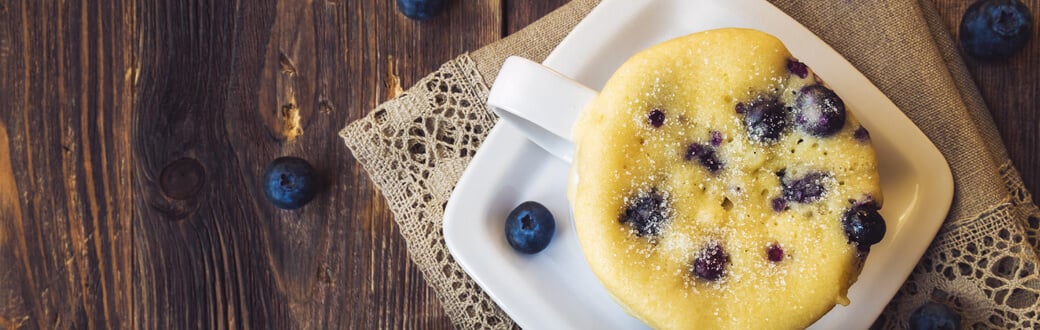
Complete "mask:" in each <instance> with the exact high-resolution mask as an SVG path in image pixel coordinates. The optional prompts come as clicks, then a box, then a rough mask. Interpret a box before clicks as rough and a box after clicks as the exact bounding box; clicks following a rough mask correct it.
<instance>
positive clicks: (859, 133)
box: [852, 126, 870, 141]
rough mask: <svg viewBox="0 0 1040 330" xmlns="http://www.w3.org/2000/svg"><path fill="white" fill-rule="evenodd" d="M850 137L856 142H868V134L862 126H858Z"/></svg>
mask: <svg viewBox="0 0 1040 330" xmlns="http://www.w3.org/2000/svg"><path fill="white" fill-rule="evenodd" d="M852 137H853V138H855V139H856V140H858V141H866V140H870V132H869V131H867V129H866V128H864V127H863V126H860V127H859V128H857V129H856V131H854V132H852Z"/></svg>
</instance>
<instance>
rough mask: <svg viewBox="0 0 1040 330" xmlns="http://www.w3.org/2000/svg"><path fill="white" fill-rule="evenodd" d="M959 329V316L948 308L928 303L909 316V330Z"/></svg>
mask: <svg viewBox="0 0 1040 330" xmlns="http://www.w3.org/2000/svg"><path fill="white" fill-rule="evenodd" d="M960 328H961V316H960V315H959V314H957V312H955V311H954V310H952V309H950V307H948V306H946V305H943V304H940V303H935V302H928V303H925V304H924V305H921V307H918V308H917V309H915V310H914V312H913V313H911V314H910V329H914V330H957V329H960Z"/></svg>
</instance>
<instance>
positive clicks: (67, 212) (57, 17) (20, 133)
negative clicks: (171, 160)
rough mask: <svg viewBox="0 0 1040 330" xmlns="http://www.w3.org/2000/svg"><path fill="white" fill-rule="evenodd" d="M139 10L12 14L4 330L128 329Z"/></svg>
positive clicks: (0, 301) (5, 86) (0, 139)
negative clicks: (131, 128) (135, 25)
mask: <svg viewBox="0 0 1040 330" xmlns="http://www.w3.org/2000/svg"><path fill="white" fill-rule="evenodd" d="M132 13H133V4H132V3H130V2H129V1H105V2H88V1H67V2H64V1H63V2H56V1H21V2H12V1H5V2H2V3H0V22H2V23H0V72H2V75H3V76H4V79H0V109H2V110H0V328H19V327H26V328H43V329H49V328H84V329H88V328H89V329H93V328H114V327H119V328H126V327H128V325H129V321H130V315H131V305H130V304H131V302H130V299H131V296H130V292H131V281H130V277H129V273H128V272H127V269H128V268H129V266H130V252H131V251H130V239H131V235H130V212H131V203H130V189H131V187H130V186H131V181H130V166H129V160H130V159H131V157H130V140H129V134H128V133H129V126H130V114H131V112H132V110H133V108H132V107H131V104H130V103H131V102H130V101H131V100H132V96H133V93H134V86H133V75H132V72H133V64H134V52H133V51H132V49H133V46H134V43H133V40H134V30H133V29H132V28H131V24H132V22H133V18H134V16H133V15H132Z"/></svg>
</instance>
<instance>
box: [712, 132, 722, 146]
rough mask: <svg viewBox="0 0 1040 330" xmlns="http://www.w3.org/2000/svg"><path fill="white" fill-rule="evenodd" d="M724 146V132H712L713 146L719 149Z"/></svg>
mask: <svg viewBox="0 0 1040 330" xmlns="http://www.w3.org/2000/svg"><path fill="white" fill-rule="evenodd" d="M720 145H722V132H719V131H711V146H712V147H718V146H720Z"/></svg>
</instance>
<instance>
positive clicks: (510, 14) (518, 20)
mask: <svg viewBox="0 0 1040 330" xmlns="http://www.w3.org/2000/svg"><path fill="white" fill-rule="evenodd" d="M503 2H505V10H504V12H505V24H503V29H502V32H503V34H505V35H510V34H513V33H515V32H516V31H520V29H523V28H524V27H525V26H527V25H528V24H531V22H534V21H537V20H538V19H539V18H542V16H545V14H548V13H549V12H551V11H553V10H554V9H556V8H559V7H560V6H563V5H564V4H566V3H567V2H569V1H568V0H542V1H524V0H503Z"/></svg>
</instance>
